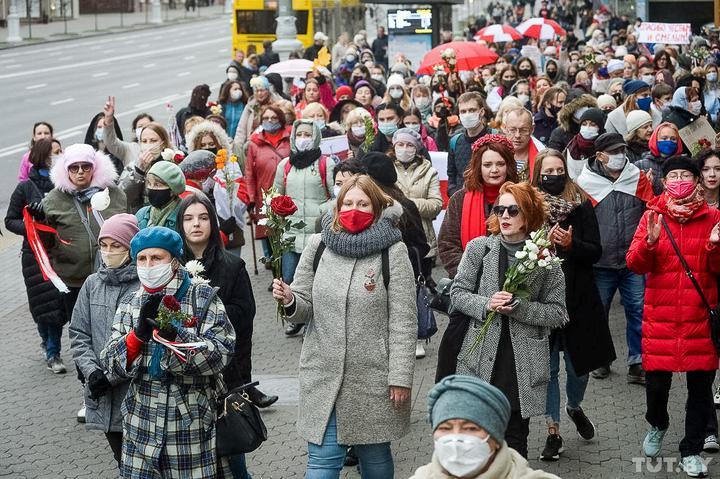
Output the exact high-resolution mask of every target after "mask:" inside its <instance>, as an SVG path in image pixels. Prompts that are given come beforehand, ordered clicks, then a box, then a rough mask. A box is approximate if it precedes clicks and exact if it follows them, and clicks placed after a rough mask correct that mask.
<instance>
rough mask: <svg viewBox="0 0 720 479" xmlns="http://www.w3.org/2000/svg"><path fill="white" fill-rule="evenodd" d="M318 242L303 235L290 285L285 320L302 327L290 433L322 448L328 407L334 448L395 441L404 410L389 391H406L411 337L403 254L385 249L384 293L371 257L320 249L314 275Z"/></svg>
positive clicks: (408, 275) (398, 246) (377, 260)
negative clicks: (292, 305)
mask: <svg viewBox="0 0 720 479" xmlns="http://www.w3.org/2000/svg"><path fill="white" fill-rule="evenodd" d="M319 243H320V235H319V234H315V235H312V236H310V237H309V239H308V243H307V246H306V248H305V251H303V253H302V256H301V257H300V263H299V265H298V268H297V270H296V272H295V280H294V281H293V285H292V286H293V292H294V293H295V300H296V310H295V313H294V316H293V317H292V320H293V321H298V322H306V323H307V329H306V332H305V338H304V341H303V347H302V353H301V355H300V373H299V376H300V407H299V411H298V412H299V417H298V432H299V434H300V436H301V437H302V438H303V439H305V440H307V441H309V442H311V443H313V444H322V440H323V435H324V434H325V427H326V425H327V422H328V419H329V418H330V414H331V413H332V410H333V408H335V410H336V414H337V428H338V429H337V431H338V437H337V439H338V443H340V444H348V445H352V444H378V443H383V442H388V441H393V440H395V439H399V438H400V437H402V436H404V435H405V434H406V433H407V431H408V429H409V427H410V404H409V402H408V403H407V404H405V406H404V407H402V408H400V409H396V408H394V407H393V405H392V403H391V402H390V395H389V387H390V386H402V387H405V388H411V387H412V383H413V370H414V367H415V340H416V338H417V307H416V303H415V283H414V280H413V272H412V267H411V266H410V261H409V259H408V252H407V248H406V247H405V245H404V244H403V243H402V242H401V241H399V242H397V243H395V244H393V245H392V246H390V247H389V251H388V252H389V259H390V283H389V285H388V290H387V291H386V290H385V286H384V284H383V278H382V277H381V275H382V272H381V270H382V266H381V263H382V261H381V254H380V253H379V252H378V253H376V254H373V255H370V256H367V257H365V258H358V259H356V258H351V257H348V256H340V255H338V254H336V253H334V252H333V251H332V250H331V249H330V248H329V247H328V248H326V249H325V251H324V253H323V255H322V257H321V259H320V263H319V265H318V268H317V275H316V274H314V273H313V268H312V264H313V259H314V257H315V251H316V250H317V247H318V244H319Z"/></svg>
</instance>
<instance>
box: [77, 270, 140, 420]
mask: <svg viewBox="0 0 720 479" xmlns="http://www.w3.org/2000/svg"><path fill="white" fill-rule="evenodd" d="M139 287H140V282H139V281H138V278H137V271H136V269H135V265H134V264H129V265H126V266H124V267H122V268H119V269H108V268H105V267H104V266H103V267H101V268H100V269H99V270H98V272H97V273H95V274H91V275H90V276H89V277H88V279H87V280H86V281H85V284H83V286H82V288H81V289H80V293H79V294H78V299H77V302H76V303H75V309H73V315H72V320H71V322H70V328H69V334H70V347H71V349H72V355H73V360H74V361H75V365H76V366H77V367H78V369H79V370H80V372H81V373H82V374H83V376H85V378H88V377H90V375H91V374H92V373H93V372H94V371H95V370H96V369H103V370H104V369H105V367H104V366H103V364H102V362H101V360H100V352H101V351H102V350H103V348H104V347H105V343H106V342H107V340H108V339H109V338H110V334H111V333H112V325H113V320H114V318H115V311H116V310H117V308H118V306H119V305H120V303H121V302H123V301H125V302H128V301H129V300H130V299H131V298H132V294H133V293H134V292H135V291H137V290H138V288H139ZM106 376H107V377H108V379H109V380H110V381H111V382H113V381H115V383H114V384H113V388H112V389H111V390H110V391H108V392H107V394H105V395H104V396H102V397H101V398H100V399H99V400H97V401H96V400H94V399H90V389H89V388H88V387H87V385H85V407H86V412H85V426H86V427H87V428H88V429H93V430H101V431H103V432H109V431H112V432H121V431H122V415H121V413H120V405H121V404H122V401H123V399H125V394H126V393H127V389H128V385H129V382H127V381H117V378H115V379H113V376H112V375H110V374H106Z"/></svg>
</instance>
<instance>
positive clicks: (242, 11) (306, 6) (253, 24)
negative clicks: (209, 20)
mask: <svg viewBox="0 0 720 479" xmlns="http://www.w3.org/2000/svg"><path fill="white" fill-rule="evenodd" d="M292 8H293V10H294V11H293V15H294V16H295V18H296V19H297V20H296V22H295V25H296V27H297V38H298V40H300V41H301V42H302V44H303V47H304V48H307V47H309V46H310V45H312V44H313V37H314V35H315V32H320V31H321V32H323V33H325V34H326V35H328V37H329V38H330V44H332V43H334V42H335V40H336V39H337V36H338V35H339V34H340V33H341V32H343V31H347V32H349V33H350V34H351V35H352V34H353V33H355V32H357V31H358V30H361V29H363V28H365V27H364V24H365V7H364V6H363V5H362V3H361V1H360V0H292ZM234 10H235V12H234V13H235V14H234V15H233V20H232V26H231V28H232V47H233V55H235V51H236V50H238V49H241V50H243V51H245V52H247V49H248V47H249V46H250V45H255V47H256V48H257V52H258V53H261V52H262V51H263V48H262V44H263V42H264V41H266V40H270V41H275V40H276V37H275V27H276V23H275V18H277V10H278V2H277V0H235V6H234Z"/></svg>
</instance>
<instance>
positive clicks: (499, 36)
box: [475, 24, 522, 43]
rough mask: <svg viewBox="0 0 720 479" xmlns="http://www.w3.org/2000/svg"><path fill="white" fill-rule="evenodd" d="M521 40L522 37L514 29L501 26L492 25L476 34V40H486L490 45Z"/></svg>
mask: <svg viewBox="0 0 720 479" xmlns="http://www.w3.org/2000/svg"><path fill="white" fill-rule="evenodd" d="M521 38H522V35H520V34H519V33H518V32H517V30H515V29H514V28H513V27H511V26H510V25H500V24H495V25H490V26H489V27H485V28H483V29H482V30H480V31H479V32H477V33H476V34H475V40H485V41H486V42H488V43H501V42H511V41H513V40H520V39H521Z"/></svg>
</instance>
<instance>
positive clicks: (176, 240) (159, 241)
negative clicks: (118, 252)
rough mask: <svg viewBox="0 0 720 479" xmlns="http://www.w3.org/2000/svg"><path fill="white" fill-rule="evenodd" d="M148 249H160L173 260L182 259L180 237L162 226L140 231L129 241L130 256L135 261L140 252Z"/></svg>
mask: <svg viewBox="0 0 720 479" xmlns="http://www.w3.org/2000/svg"><path fill="white" fill-rule="evenodd" d="M148 248H162V249H164V250H166V251H168V252H169V253H170V254H171V255H172V256H173V257H175V258H182V254H183V241H182V238H181V237H180V235H179V234H178V233H177V232H176V231H174V230H171V229H170V228H166V227H164V226H150V227H148V228H143V229H141V230H140V231H139V232H138V233H137V234H136V235H135V236H134V237H133V239H132V240H131V241H130V256H131V257H132V260H133V261H135V260H136V259H137V255H138V253H139V252H140V251H142V250H144V249H148Z"/></svg>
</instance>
